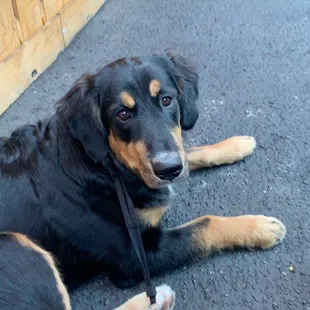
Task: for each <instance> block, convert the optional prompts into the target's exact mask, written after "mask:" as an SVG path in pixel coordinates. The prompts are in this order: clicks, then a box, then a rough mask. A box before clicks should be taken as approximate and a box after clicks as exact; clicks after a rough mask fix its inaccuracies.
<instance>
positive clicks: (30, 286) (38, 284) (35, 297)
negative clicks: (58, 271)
mask: <svg viewBox="0 0 310 310" xmlns="http://www.w3.org/2000/svg"><path fill="white" fill-rule="evenodd" d="M0 275H1V284H0V307H1V310H30V309H32V310H43V309H49V310H65V307H64V304H63V301H62V298H61V296H60V294H59V290H58V288H57V286H56V281H55V277H54V274H53V272H52V269H51V266H50V265H49V263H48V262H47V261H46V260H45V259H44V258H43V256H42V254H40V253H39V252H37V251H35V250H34V249H33V248H31V247H25V246H23V245H22V244H21V243H19V242H18V240H16V239H15V238H14V235H12V234H8V233H1V234H0Z"/></svg>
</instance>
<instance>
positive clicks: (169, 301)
mask: <svg viewBox="0 0 310 310" xmlns="http://www.w3.org/2000/svg"><path fill="white" fill-rule="evenodd" d="M156 293H157V294H156V304H155V305H154V306H152V308H150V300H149V299H148V298H147V297H146V294H145V293H142V294H139V295H136V296H134V297H132V298H131V299H129V300H128V301H127V302H126V303H124V304H123V305H121V306H120V307H118V308H117V309H115V310H149V309H154V310H172V309H173V308H174V303H175V293H174V291H173V290H172V289H171V287H170V286H168V285H161V286H159V287H156Z"/></svg>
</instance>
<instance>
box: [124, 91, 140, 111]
mask: <svg viewBox="0 0 310 310" xmlns="http://www.w3.org/2000/svg"><path fill="white" fill-rule="evenodd" d="M121 99H122V102H123V105H124V106H125V107H127V108H128V109H133V108H134V106H135V105H136V103H135V99H134V98H133V97H132V96H131V95H130V94H129V93H128V92H126V91H125V92H122V93H121Z"/></svg>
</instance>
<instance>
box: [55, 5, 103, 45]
mask: <svg viewBox="0 0 310 310" xmlns="http://www.w3.org/2000/svg"><path fill="white" fill-rule="evenodd" d="M103 3H104V0H74V1H71V2H69V3H68V4H67V5H66V6H65V7H64V8H63V10H61V12H60V18H61V24H62V30H63V36H64V41H65V45H66V46H68V45H69V44H70V42H71V41H72V39H73V38H74V37H75V35H76V34H77V33H78V32H79V31H80V30H81V29H82V28H83V26H84V25H86V24H87V22H88V21H89V20H90V19H91V18H92V17H93V16H94V15H95V14H96V13H97V11H98V9H99V8H100V7H101V6H102V5H103Z"/></svg>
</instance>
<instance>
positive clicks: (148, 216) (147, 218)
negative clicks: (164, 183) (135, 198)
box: [137, 207, 167, 227]
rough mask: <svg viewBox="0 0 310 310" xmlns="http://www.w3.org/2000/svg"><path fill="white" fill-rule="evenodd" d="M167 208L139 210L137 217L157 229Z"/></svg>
mask: <svg viewBox="0 0 310 310" xmlns="http://www.w3.org/2000/svg"><path fill="white" fill-rule="evenodd" d="M166 210H167V207H156V208H150V209H138V210H137V215H138V217H139V219H140V220H141V221H142V222H143V223H144V224H145V225H148V226H150V227H157V226H158V223H159V222H160V220H161V218H162V217H163V215H164V214H165V212H166Z"/></svg>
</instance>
